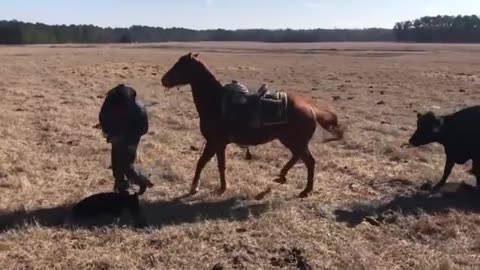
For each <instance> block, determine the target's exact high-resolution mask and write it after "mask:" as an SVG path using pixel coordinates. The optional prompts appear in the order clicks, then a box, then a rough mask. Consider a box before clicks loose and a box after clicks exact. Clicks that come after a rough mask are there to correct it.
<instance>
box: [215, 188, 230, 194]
mask: <svg viewBox="0 0 480 270" xmlns="http://www.w3.org/2000/svg"><path fill="white" fill-rule="evenodd" d="M225 191H227V188H218V189H217V190H215V194H217V195H218V196H221V195H223V193H225Z"/></svg>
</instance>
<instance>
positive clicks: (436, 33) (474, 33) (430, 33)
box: [393, 15, 480, 43]
mask: <svg viewBox="0 0 480 270" xmlns="http://www.w3.org/2000/svg"><path fill="white" fill-rule="evenodd" d="M393 32H394V35H395V38H396V39H397V40H398V41H413V42H466V43H468V42H470V43H472V42H480V18H479V17H478V16H477V15H471V16H440V15H438V16H425V17H422V18H419V19H416V20H413V21H405V22H398V23H396V24H395V26H394V27H393Z"/></svg>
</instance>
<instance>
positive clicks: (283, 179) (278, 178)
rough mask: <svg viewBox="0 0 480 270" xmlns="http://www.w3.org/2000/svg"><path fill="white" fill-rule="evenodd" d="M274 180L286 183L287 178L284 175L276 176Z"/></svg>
mask: <svg viewBox="0 0 480 270" xmlns="http://www.w3.org/2000/svg"><path fill="white" fill-rule="evenodd" d="M274 181H275V182H277V183H279V184H282V185H283V184H285V183H287V178H286V177H277V178H276V179H275V180H274Z"/></svg>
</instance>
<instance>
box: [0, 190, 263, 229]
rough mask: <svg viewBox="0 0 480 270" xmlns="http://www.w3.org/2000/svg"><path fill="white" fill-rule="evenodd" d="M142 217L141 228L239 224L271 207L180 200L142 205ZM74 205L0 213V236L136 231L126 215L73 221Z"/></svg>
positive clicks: (235, 201) (255, 203)
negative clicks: (31, 228)
mask: <svg viewBox="0 0 480 270" xmlns="http://www.w3.org/2000/svg"><path fill="white" fill-rule="evenodd" d="M140 205H141V213H142V217H143V218H144V221H145V224H142V225H140V226H141V227H145V226H147V227H163V226H168V225H174V224H181V223H195V222H200V221H202V220H217V219H224V220H231V221H238V220H239V221H242V220H247V219H248V218H250V217H252V216H259V215H261V214H262V213H263V212H265V211H267V210H268V209H269V207H270V205H269V203H268V202H258V201H247V200H244V199H242V198H239V197H233V198H228V199H223V200H218V201H211V202H193V203H187V202H182V201H179V200H174V201H155V202H141V203H140ZM72 206H73V205H61V206H57V207H52V208H43V209H36V210H33V211H23V210H19V211H12V212H7V211H3V212H1V211H0V232H4V231H7V230H9V229H12V228H15V227H18V226H23V225H25V224H32V223H33V224H38V225H40V226H44V227H65V228H71V229H74V228H95V227H99V226H110V225H118V226H130V227H138V224H137V223H136V220H135V218H134V217H133V216H130V215H129V214H128V212H126V213H125V214H124V215H122V216H121V217H119V218H114V217H108V216H101V217H97V218H92V219H87V220H79V219H78V218H73V217H72V211H71V210H72Z"/></svg>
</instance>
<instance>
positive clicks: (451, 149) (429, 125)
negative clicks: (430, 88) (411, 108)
mask: <svg viewBox="0 0 480 270" xmlns="http://www.w3.org/2000/svg"><path fill="white" fill-rule="evenodd" d="M417 117H418V120H417V130H416V131H415V133H414V134H413V135H412V137H411V138H410V140H409V144H410V145H411V146H421V145H426V144H429V143H433V142H436V143H439V144H441V145H443V146H444V150H445V154H446V156H447V158H446V162H445V169H444V171H443V176H442V179H441V180H440V182H439V183H438V184H436V185H435V186H434V190H438V189H439V188H441V187H442V186H443V185H444V184H445V182H446V181H447V178H448V176H449V175H450V173H451V172H452V169H453V167H454V165H455V164H465V163H466V162H467V161H468V160H470V159H471V160H472V161H473V166H472V169H471V170H470V173H471V174H473V175H475V177H476V178H477V188H479V187H480V106H473V107H468V108H465V109H462V110H460V111H458V112H455V113H452V114H447V115H442V116H438V115H435V114H434V113H433V112H427V113H425V114H420V113H419V114H418V115H417Z"/></svg>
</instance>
